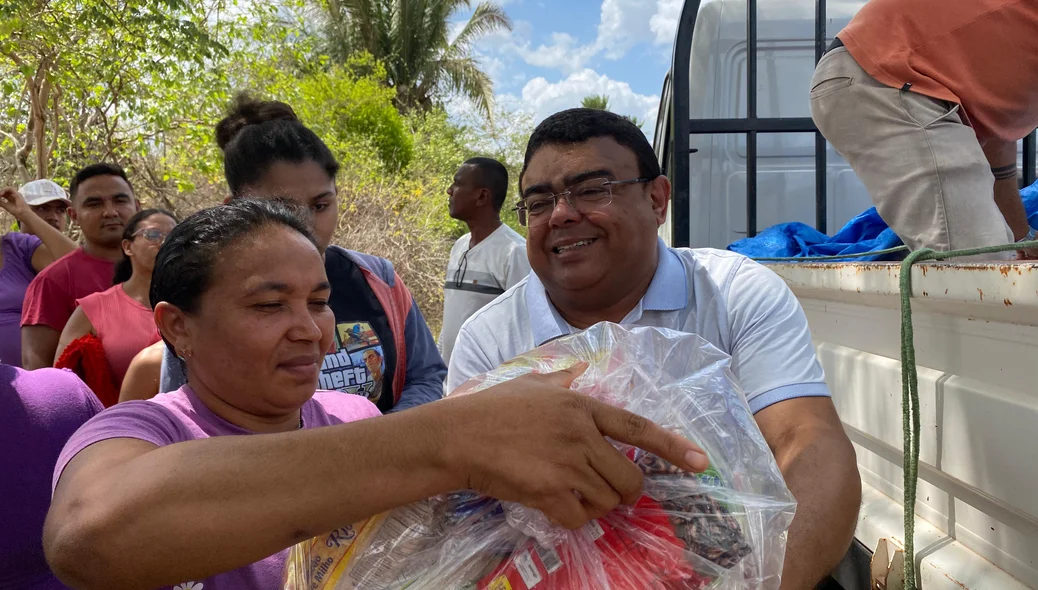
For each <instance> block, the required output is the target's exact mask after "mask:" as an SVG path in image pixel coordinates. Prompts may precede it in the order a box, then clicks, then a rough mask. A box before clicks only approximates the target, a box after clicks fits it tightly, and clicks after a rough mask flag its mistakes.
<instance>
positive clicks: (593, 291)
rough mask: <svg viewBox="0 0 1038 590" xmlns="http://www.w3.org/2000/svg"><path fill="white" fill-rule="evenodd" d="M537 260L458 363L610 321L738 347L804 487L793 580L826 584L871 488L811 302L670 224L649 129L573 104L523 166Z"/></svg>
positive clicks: (749, 392)
mask: <svg viewBox="0 0 1038 590" xmlns="http://www.w3.org/2000/svg"><path fill="white" fill-rule="evenodd" d="M519 188H520V190H521V193H522V194H521V196H522V201H521V202H520V205H519V207H518V210H519V214H520V220H521V221H522V222H524V223H525V224H526V226H527V227H528V228H529V237H528V243H527V253H528V255H529V259H530V265H531V267H532V268H533V272H532V273H531V274H530V275H529V276H528V277H527V278H526V279H525V280H524V281H521V282H520V283H519V284H518V285H516V286H515V287H513V288H512V289H510V290H509V291H508V292H506V293H505V294H504V295H502V296H501V297H499V298H498V299H497V300H495V301H494V302H493V303H491V304H490V305H488V306H487V307H485V308H483V309H481V310H480V311H479V312H477V313H476V314H475V315H473V316H472V318H470V319H469V321H468V322H466V323H465V325H464V326H462V328H461V331H460V333H459V335H458V339H457V342H456V343H455V346H454V353H453V355H452V357H451V361H450V369H449V372H448V375H447V389H448V391H451V390H453V389H455V388H456V387H457V386H458V385H460V384H462V383H463V382H465V381H466V380H467V379H469V378H470V377H472V376H474V375H477V374H479V373H482V372H485V371H488V370H491V369H493V368H495V367H497V366H498V365H500V364H501V363H502V362H504V361H506V360H508V359H511V358H512V357H514V356H516V355H518V354H521V353H523V352H526V351H528V350H530V349H532V348H534V347H536V346H539V345H541V344H544V343H545V342H547V341H549V340H551V339H553V338H557V337H559V336H562V335H565V334H569V333H571V332H573V331H576V330H580V329H583V328H586V327H588V326H591V325H592V324H595V323H597V322H600V321H611V322H616V323H621V324H627V325H642V326H658V327H664V328H670V329H675V330H681V331H685V332H692V333H695V334H699V335H700V336H702V337H703V338H705V339H707V340H708V341H710V342H711V343H713V344H714V345H715V346H717V347H718V348H720V349H721V350H724V351H725V352H727V353H728V354H730V355H731V356H732V370H733V372H734V373H735V376H736V377H737V378H738V380H739V382H740V383H741V385H742V388H743V390H744V392H745V394H746V399H747V401H748V402H749V405H750V408H751V409H752V410H753V411H754V413H755V418H756V420H757V424H758V426H760V429H761V432H763V434H764V437H765V439H766V440H767V441H768V444H769V445H770V446H771V448H772V450H773V451H774V453H775V458H776V459H777V461H778V464H779V467H780V468H781V469H782V473H783V475H784V476H785V478H786V483H787V485H788V486H789V488H790V490H791V491H792V492H793V494H794V496H796V498H797V501H798V507H797V515H796V518H795V519H794V521H793V525H792V527H791V528H790V531H789V538H788V542H787V550H786V561H785V566H784V568H783V572H782V588H783V590H787V589H794V588H795V589H802V588H812V587H814V585H815V584H817V583H818V582H819V581H821V580H822V579H823V578H824V577H825V576H826V575H827V574H828V573H829V572H830V571H831V570H832V569H833V568H834V567H835V566H836V565H837V564H838V563H839V561H840V560H841V559H842V557H843V555H844V553H845V552H846V550H847V548H848V546H849V544H850V542H851V539H852V538H853V533H854V526H855V523H856V520H857V513H858V507H859V503H860V499H861V487H860V485H861V484H860V479H859V476H858V470H857V465H856V461H855V456H854V450H853V448H852V447H851V444H850V441H849V440H848V439H847V436H846V434H844V431H843V427H842V425H841V424H840V419H839V417H838V416H837V414H836V409H835V407H834V406H833V404H832V400H831V398H830V394H829V390H828V388H827V387H826V384H825V379H824V375H823V373H822V368H821V366H820V365H819V363H818V360H817V358H816V357H815V352H814V347H813V345H812V343H811V333H810V331H809V329H808V326H807V320H806V317H805V316H804V313H803V310H802V309H801V308H800V305H799V303H798V302H797V300H796V298H795V297H794V296H793V294H792V292H790V290H789V289H788V288H787V287H786V285H785V283H784V282H783V281H782V279H781V278H779V277H778V276H777V275H775V274H774V273H773V272H771V271H770V270H768V269H767V268H765V267H763V266H761V265H759V264H756V263H754V262H752V261H751V260H749V259H747V258H745V257H743V256H740V255H738V254H735V253H732V252H726V251H718V250H690V249H672V248H667V247H666V245H665V244H663V242H662V241H661V240H660V239H659V238H658V237H657V231H658V228H659V226H660V224H662V223H663V221H664V220H665V219H666V216H667V207H668V204H669V200H670V182H669V181H668V180H667V178H666V177H664V176H662V175H661V174H660V167H659V163H658V161H657V160H656V156H655V154H654V153H653V151H652V148H651V146H650V145H649V143H648V141H647V140H646V139H645V136H644V134H642V132H641V131H640V130H639V129H638V128H637V127H635V126H634V125H633V124H631V123H630V122H629V121H627V120H626V119H623V118H622V117H619V116H617V115H614V114H612V113H608V112H605V111H598V110H590V109H571V110H568V111H563V112H561V113H557V114H555V115H553V116H552V117H549V118H548V119H546V120H545V121H544V122H542V123H541V124H540V125H538V127H537V129H536V130H535V131H534V132H533V135H532V136H531V137H530V142H529V145H528V146H527V150H526V158H525V162H524V166H523V172H522V174H521V175H520V178H519Z"/></svg>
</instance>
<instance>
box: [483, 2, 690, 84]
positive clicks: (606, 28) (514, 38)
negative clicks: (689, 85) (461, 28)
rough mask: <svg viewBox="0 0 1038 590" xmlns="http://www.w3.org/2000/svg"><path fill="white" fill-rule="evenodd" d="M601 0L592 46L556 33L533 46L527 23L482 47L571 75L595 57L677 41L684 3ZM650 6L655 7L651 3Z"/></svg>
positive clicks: (610, 56) (614, 56) (613, 57)
mask: <svg viewBox="0 0 1038 590" xmlns="http://www.w3.org/2000/svg"><path fill="white" fill-rule="evenodd" d="M650 1H654V2H655V6H654V7H653V8H654V11H653V8H650V9H648V10H647V9H646V8H647V6H646V4H647V2H646V0H602V7H601V10H600V13H599V24H598V29H597V35H596V37H595V39H594V40H592V41H591V42H590V43H586V44H583V45H582V44H580V43H579V42H578V40H577V39H576V38H574V37H573V36H572V35H569V34H567V33H560V32H555V33H552V34H551V35H550V37H549V41H548V43H545V44H541V45H538V46H537V47H536V48H533V47H532V44H531V43H530V41H529V39H530V37H532V34H533V27H532V26H530V23H528V22H520V23H516V26H515V30H514V31H512V32H511V33H509V32H502V33H499V34H497V35H494V36H493V37H492V38H488V39H487V40H486V41H485V42H482V43H481V45H482V46H483V47H484V48H486V49H491V48H492V49H493V50H496V51H500V52H502V53H512V54H514V55H517V56H518V57H519V58H521V59H522V60H523V61H524V62H526V63H527V64H529V65H532V66H536V67H541V68H546V69H552V70H559V71H560V72H562V73H563V74H572V73H574V72H577V71H579V70H581V69H583V68H585V67H586V66H587V65H588V64H589V63H590V62H591V60H592V59H593V58H595V57H596V56H598V55H602V56H603V57H605V58H606V59H609V60H619V59H622V58H623V57H624V56H625V55H626V54H627V52H628V51H629V50H630V49H631V47H634V46H635V45H638V44H640V43H652V44H654V45H667V46H669V45H670V44H671V43H672V42H673V39H674V33H675V31H676V29H677V21H678V17H679V16H680V15H681V6H682V4H683V0H650ZM649 6H653V5H652V4H651V3H650V4H649Z"/></svg>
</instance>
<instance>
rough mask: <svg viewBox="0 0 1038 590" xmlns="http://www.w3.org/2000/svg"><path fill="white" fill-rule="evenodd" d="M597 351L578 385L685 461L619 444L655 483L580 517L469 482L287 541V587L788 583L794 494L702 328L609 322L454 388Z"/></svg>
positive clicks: (619, 589)
mask: <svg viewBox="0 0 1038 590" xmlns="http://www.w3.org/2000/svg"><path fill="white" fill-rule="evenodd" d="M581 361H583V362H586V363H588V364H589V367H588V369H587V371H586V372H585V373H584V374H583V375H582V376H581V377H579V378H578V379H577V380H576V381H575V382H574V384H573V389H575V390H577V391H581V392H583V393H586V394H587V395H590V396H592V397H594V398H596V399H599V400H602V401H604V402H606V403H610V404H613V405H615V406H619V407H622V408H625V409H627V410H629V411H632V412H634V413H636V414H639V415H641V416H644V417H646V418H648V419H650V420H652V421H654V422H656V423H658V424H660V425H662V426H664V427H666V428H668V429H670V430H673V431H676V432H680V433H681V434H683V435H685V436H686V437H687V438H689V439H691V440H693V441H694V442H696V443H698V444H699V446H701V447H702V448H703V449H704V450H705V451H706V453H707V456H708V457H709V459H710V468H709V469H708V470H707V471H706V472H705V473H700V474H689V473H686V472H683V471H681V470H679V469H677V468H675V467H674V466H672V465H670V464H668V463H666V462H664V461H663V460H661V459H659V458H658V457H655V456H653V455H650V454H648V453H645V452H644V451H641V450H639V449H633V448H630V447H626V446H622V445H618V448H620V450H621V451H622V452H624V453H626V454H627V456H628V457H629V458H630V459H631V460H632V461H634V463H635V464H637V465H638V466H639V467H641V469H642V470H643V472H644V473H645V491H644V494H643V495H642V497H641V498H640V499H639V500H638V502H637V503H636V504H635V505H633V506H623V507H620V508H617V509H615V510H614V511H613V512H611V513H610V514H608V515H606V516H605V517H603V518H600V519H598V520H596V521H592V522H591V523H589V524H588V525H587V526H585V527H584V528H582V529H580V530H577V531H569V530H565V529H561V528H558V527H554V526H552V525H551V524H550V523H549V522H548V521H547V519H546V517H545V516H544V515H543V514H542V513H540V512H539V511H536V510H533V509H530V508H526V507H524V506H520V505H518V504H511V503H507V502H500V501H497V500H494V499H492V498H487V497H484V496H480V495H478V494H476V493H473V492H465V491H462V492H456V493H453V494H449V495H446V496H441V497H437V498H432V499H430V500H426V501H422V502H417V503H415V504H411V505H408V506H405V507H402V508H398V509H396V510H391V511H389V512H387V513H384V514H381V515H379V516H377V517H374V518H371V519H369V520H367V521H364V522H361V523H357V524H355V525H353V526H349V527H345V528H343V529H340V530H338V531H334V532H332V533H329V534H328V535H323V536H321V537H317V538H315V539H311V540H310V541H306V542H304V543H300V544H299V545H297V546H296V547H294V548H293V549H292V550H291V555H290V558H289V561H288V566H287V569H286V576H285V579H286V581H285V586H284V587H285V590H302V589H303V588H307V589H310V590H319V589H328V590H330V589H363V590H382V589H386V590H389V589H392V590H397V589H403V588H407V589H408V590H417V589H430V590H441V589H459V590H606V589H609V590H641V589H661V590H662V589H678V588H680V589H696V590H698V589H707V588H709V589H711V590H736V589H738V590H742V589H751V588H752V589H765V590H777V589H778V587H779V581H780V576H781V572H782V562H783V558H784V555H785V546H786V530H787V528H788V527H789V524H790V522H791V521H792V519H793V513H794V510H795V507H796V503H795V501H794V499H793V497H792V495H791V494H790V493H789V490H788V489H787V488H786V486H785V483H784V481H783V479H782V475H781V473H780V472H779V469H778V466H777V465H776V463H775V459H774V457H773V455H772V453H771V451H770V450H769V448H768V445H767V443H766V442H765V441H764V437H763V436H762V435H761V433H760V430H758V428H757V424H756V423H755V422H754V420H753V415H752V414H751V412H750V409H749V407H748V406H747V405H746V401H745V399H744V398H743V395H742V393H741V392H740V390H739V387H738V385H737V384H736V382H735V379H734V378H733V376H732V373H731V370H730V366H729V363H730V358H729V357H728V356H727V355H725V354H724V353H722V352H720V351H719V350H717V349H716V348H714V347H713V346H711V345H710V344H709V343H708V342H707V341H706V340H704V339H702V338H701V337H699V336H696V335H691V334H684V333H679V332H674V331H669V330H662V329H657V328H645V327H636V328H630V329H625V328H621V327H620V326H617V325H615V324H608V323H602V324H597V325H595V326H592V327H591V328H589V329H587V330H585V331H584V332H581V333H579V334H573V335H570V336H566V337H563V338H560V339H558V340H555V341H553V342H550V343H548V344H545V345H544V346H541V347H540V348H537V349H535V350H532V351H530V352H528V353H526V354H523V355H521V356H519V357H517V358H515V359H513V360H512V361H509V362H507V363H505V364H504V365H502V366H501V367H499V368H498V369H495V370H493V371H491V372H489V373H486V374H483V375H479V376H477V377H475V378H473V379H471V380H469V381H468V382H467V383H465V384H464V385H462V386H461V387H459V388H458V390H456V391H454V392H453V393H452V394H451V395H467V394H471V393H475V392H478V391H480V390H483V389H486V388H488V387H490V386H492V385H495V384H497V383H501V382H504V381H508V380H510V379H514V378H516V377H519V376H521V375H524V374H526V373H530V372H536V373H548V372H552V371H557V370H561V369H564V368H566V367H569V366H572V365H574V364H576V363H578V362H581Z"/></svg>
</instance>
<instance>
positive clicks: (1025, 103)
mask: <svg viewBox="0 0 1038 590" xmlns="http://www.w3.org/2000/svg"><path fill="white" fill-rule="evenodd" d="M1036 31H1038V2H1035V1H1034V0H871V1H870V2H868V3H866V4H865V6H863V7H862V8H861V10H860V11H859V12H858V14H857V15H856V16H855V17H854V19H853V20H851V22H850V24H849V25H847V27H846V28H845V29H843V30H842V31H840V32H839V33H837V35H836V37H837V42H836V43H834V44H833V48H831V50H830V51H829V52H828V53H827V54H826V55H825V56H824V57H823V58H822V60H821V61H820V62H819V63H818V68H817V69H816V70H815V76H814V79H813V80H812V82H811V116H812V117H813V118H814V120H815V123H816V124H817V125H818V129H819V130H820V131H821V132H822V135H824V136H825V138H826V139H828V140H829V143H831V144H832V145H833V147H834V148H836V151H838V152H839V153H840V154H841V155H843V157H844V158H846V159H847V161H848V163H850V165H851V167H852V168H854V171H855V172H856V173H857V174H858V177H859V178H861V180H862V182H863V183H864V184H865V188H867V189H868V191H869V194H870V196H871V197H872V200H873V202H875V203H876V208H877V209H878V210H879V214H880V216H881V217H883V220H884V221H886V222H887V224H888V225H890V227H891V228H892V229H893V230H894V231H895V232H897V234H898V236H900V237H901V239H902V240H903V241H904V242H905V244H907V245H908V246H909V247H910V248H912V249H913V250H914V249H918V248H933V249H934V250H957V249H960V248H972V247H978V246H995V245H1000V244H1007V243H1011V242H1014V241H1021V240H1027V239H1033V238H1034V235H1035V232H1034V230H1032V229H1031V228H1030V227H1028V223H1027V215H1026V213H1025V211H1024V206H1023V203H1022V202H1021V201H1020V193H1019V190H1018V185H1017V170H1016V143H1017V141H1018V140H1020V139H1021V138H1023V137H1024V136H1025V135H1027V134H1028V133H1029V132H1031V130H1033V129H1034V128H1035V127H1036V126H1038V34H1035V32H1036ZM1019 254H1020V255H1021V256H1022V257H1026V258H1038V251H1036V250H1028V251H1021V252H1020V253H1019ZM1007 256H1008V254H1007ZM995 257H997V255H993V256H990V257H988V258H995Z"/></svg>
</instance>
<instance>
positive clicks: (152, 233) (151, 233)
mask: <svg viewBox="0 0 1038 590" xmlns="http://www.w3.org/2000/svg"><path fill="white" fill-rule="evenodd" d="M168 235H169V233H168V232H164V231H162V230H158V229H155V228H151V227H148V228H144V229H139V230H137V231H135V232H133V237H135V238H136V237H137V236H143V237H144V239H145V240H148V241H149V242H153V243H158V244H161V243H162V242H165V241H166V236H168Z"/></svg>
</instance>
